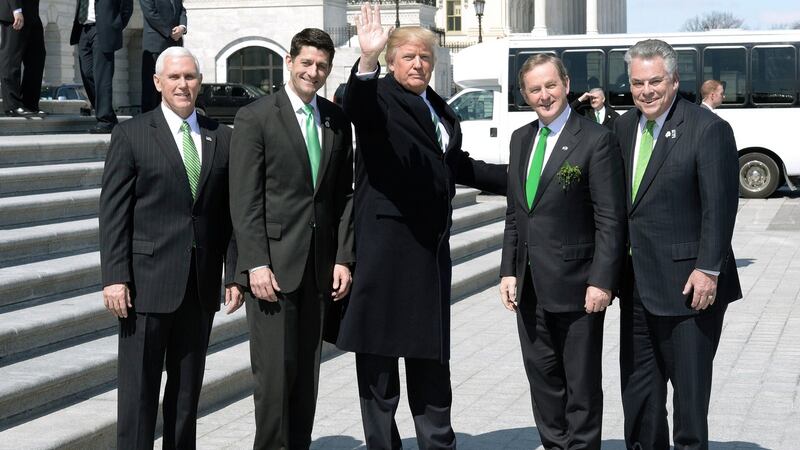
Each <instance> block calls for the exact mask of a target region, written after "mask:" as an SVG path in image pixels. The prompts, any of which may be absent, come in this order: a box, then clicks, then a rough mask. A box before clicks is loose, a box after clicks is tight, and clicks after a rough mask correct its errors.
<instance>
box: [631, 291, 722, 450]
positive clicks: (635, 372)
mask: <svg viewBox="0 0 800 450" xmlns="http://www.w3.org/2000/svg"><path fill="white" fill-rule="evenodd" d="M632 292H633V294H632V295H631V297H630V298H629V299H625V300H624V301H623V302H622V303H621V308H622V309H621V317H620V322H621V324H620V372H621V380H622V406H623V411H624V414H625V444H626V446H627V447H628V448H629V449H641V450H651V449H653V450H668V449H669V448H670V446H669V425H668V423H667V409H666V403H667V381H671V382H672V387H673V391H674V393H673V410H674V415H673V426H674V430H673V441H674V444H675V449H676V450H678V449H681V450H683V449H708V405H709V401H710V398H711V378H712V377H711V376H712V370H713V366H714V355H715V354H716V351H717V345H718V344H719V338H720V334H721V332H722V320H723V317H724V315H725V309H726V308H727V305H726V304H717V305H714V306H713V308H712V309H710V310H707V311H705V312H702V313H700V314H698V315H693V316H674V317H673V316H655V315H653V314H650V313H649V312H648V311H647V309H646V308H645V307H644V305H643V304H642V301H641V299H640V297H639V293H638V290H637V289H636V285H635V283H634V285H633V291H632Z"/></svg>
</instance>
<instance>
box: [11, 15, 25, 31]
mask: <svg viewBox="0 0 800 450" xmlns="http://www.w3.org/2000/svg"><path fill="white" fill-rule="evenodd" d="M24 26H25V16H23V15H22V13H21V12H15V13H14V23H13V24H11V28H13V29H15V30H17V31H19V30H21V29H22V27H24Z"/></svg>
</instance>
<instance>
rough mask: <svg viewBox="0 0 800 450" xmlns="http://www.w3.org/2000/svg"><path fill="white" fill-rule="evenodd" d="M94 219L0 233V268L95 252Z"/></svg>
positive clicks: (95, 231)
mask: <svg viewBox="0 0 800 450" xmlns="http://www.w3.org/2000/svg"><path fill="white" fill-rule="evenodd" d="M97 223H98V220H97V218H92V219H83V220H72V221H69V222H60V223H53V224H48V225H38V226H32V227H26V228H16V229H10V230H0V267H6V266H9V265H13V264H22V263H26V262H33V261H37V260H41V259H45V258H48V259H49V258H53V257H54V256H60V255H66V254H67V253H70V252H72V253H74V252H87V251H94V250H97V246H98V240H99V235H98V228H97Z"/></svg>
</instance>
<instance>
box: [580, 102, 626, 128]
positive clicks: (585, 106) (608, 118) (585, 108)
mask: <svg viewBox="0 0 800 450" xmlns="http://www.w3.org/2000/svg"><path fill="white" fill-rule="evenodd" d="M604 106H605V107H606V115H605V117H603V122H601V123H602V124H603V126H605V127H606V128H608V129H609V130H613V129H614V121H615V120H616V119H617V117H619V113H618V112H616V111H615V110H614V108H612V107H611V105H609V104H608V102H606V103H605V105H604ZM570 107H571V108H572V109H573V110H575V111H577V112H578V114H582V115H584V116H586V117H588V118H589V120H591V121H592V122H594V123H597V120H596V118H595V115H594V108H592V103H591V102H589V101H583V102H581V101H578V99H575V101H574V102H572V103H570Z"/></svg>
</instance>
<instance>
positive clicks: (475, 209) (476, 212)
mask: <svg viewBox="0 0 800 450" xmlns="http://www.w3.org/2000/svg"><path fill="white" fill-rule="evenodd" d="M505 215H506V205H505V203H499V202H484V203H476V204H475V205H472V206H470V207H469V208H459V209H454V210H453V224H452V226H451V227H450V233H451V234H456V233H460V232H462V231H465V230H468V229H471V228H475V227H478V226H481V225H484V224H486V223H489V222H494V221H497V220H499V219H502V218H504V217H505Z"/></svg>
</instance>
